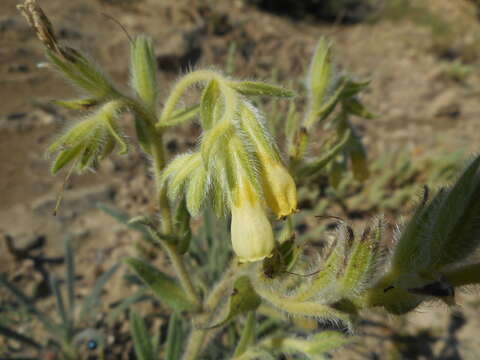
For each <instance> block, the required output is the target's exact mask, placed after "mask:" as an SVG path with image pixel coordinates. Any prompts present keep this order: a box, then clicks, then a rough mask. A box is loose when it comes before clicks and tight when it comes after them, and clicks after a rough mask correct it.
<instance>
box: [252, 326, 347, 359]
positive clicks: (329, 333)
mask: <svg viewBox="0 0 480 360" xmlns="http://www.w3.org/2000/svg"><path fill="white" fill-rule="evenodd" d="M351 341H352V339H351V338H349V337H347V336H345V335H343V334H342V333H340V332H338V331H333V330H325V331H322V332H320V333H318V334H315V335H314V336H313V337H312V338H310V339H308V340H306V339H304V338H295V337H288V336H274V337H270V338H267V339H265V340H263V341H262V343H261V345H263V346H265V347H267V348H269V349H271V350H273V351H275V352H277V353H278V352H287V353H291V352H294V353H300V354H304V355H307V356H308V357H309V358H310V357H311V358H312V359H318V356H321V355H325V354H326V353H328V352H330V351H333V350H335V349H337V348H339V347H341V346H344V345H345V344H347V343H349V342H351Z"/></svg>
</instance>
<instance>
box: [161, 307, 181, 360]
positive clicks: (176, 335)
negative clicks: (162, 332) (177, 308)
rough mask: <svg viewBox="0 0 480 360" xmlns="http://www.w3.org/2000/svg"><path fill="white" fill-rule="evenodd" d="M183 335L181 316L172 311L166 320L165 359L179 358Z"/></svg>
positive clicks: (175, 359)
mask: <svg viewBox="0 0 480 360" xmlns="http://www.w3.org/2000/svg"><path fill="white" fill-rule="evenodd" d="M183 337H184V333H183V329H182V322H181V318H180V316H179V315H178V314H177V313H173V314H172V315H171V316H170V320H169V321H168V333H167V342H166V350H165V351H166V354H165V360H177V359H180V357H181V354H182V344H183Z"/></svg>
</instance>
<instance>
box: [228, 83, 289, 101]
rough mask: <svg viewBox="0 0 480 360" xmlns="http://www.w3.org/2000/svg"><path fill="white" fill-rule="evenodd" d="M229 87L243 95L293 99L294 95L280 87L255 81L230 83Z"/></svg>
mask: <svg viewBox="0 0 480 360" xmlns="http://www.w3.org/2000/svg"><path fill="white" fill-rule="evenodd" d="M229 85H230V86H231V87H232V88H234V89H235V90H236V91H238V92H239V93H241V94H243V95H247V96H251V95H262V96H275V97H293V96H295V93H294V92H293V91H291V90H288V89H284V88H282V87H280V86H274V85H270V84H266V83H263V82H257V81H231V82H229Z"/></svg>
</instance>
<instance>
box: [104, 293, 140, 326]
mask: <svg viewBox="0 0 480 360" xmlns="http://www.w3.org/2000/svg"><path fill="white" fill-rule="evenodd" d="M142 285H143V284H142ZM146 292H147V288H146V287H145V286H142V287H141V288H140V289H138V290H137V291H136V292H135V293H134V294H132V295H130V296H128V297H126V298H124V299H122V301H121V302H120V303H119V304H118V305H116V306H115V307H114V308H113V309H111V310H110V311H109V312H108V315H107V322H108V324H110V325H113V323H114V322H115V320H116V319H117V317H118V316H119V315H120V314H122V313H123V312H125V311H126V310H128V309H129V308H130V307H131V306H132V305H133V304H136V303H138V302H141V301H144V300H146V299H148V298H149V297H148V296H146V295H145V294H146Z"/></svg>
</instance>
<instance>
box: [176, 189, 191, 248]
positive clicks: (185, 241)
mask: <svg viewBox="0 0 480 360" xmlns="http://www.w3.org/2000/svg"><path fill="white" fill-rule="evenodd" d="M175 223H176V234H177V236H178V238H179V241H178V244H177V250H178V252H179V253H180V254H185V253H186V252H187V251H188V248H189V247H190V240H191V239H192V231H191V229H190V213H189V212H188V209H187V201H186V200H185V198H183V199H182V201H180V202H179V204H178V206H177V209H176V211H175Z"/></svg>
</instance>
